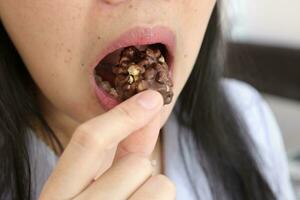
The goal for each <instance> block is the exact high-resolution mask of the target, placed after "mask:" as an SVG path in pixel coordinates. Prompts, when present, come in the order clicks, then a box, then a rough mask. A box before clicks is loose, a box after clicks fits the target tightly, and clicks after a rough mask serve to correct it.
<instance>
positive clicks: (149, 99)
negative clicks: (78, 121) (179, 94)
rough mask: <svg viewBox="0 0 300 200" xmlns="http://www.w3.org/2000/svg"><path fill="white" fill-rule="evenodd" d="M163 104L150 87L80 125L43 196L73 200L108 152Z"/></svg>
mask: <svg viewBox="0 0 300 200" xmlns="http://www.w3.org/2000/svg"><path fill="white" fill-rule="evenodd" d="M162 104H163V100H162V96H161V95H160V94H159V93H158V92H156V91H153V90H148V91H145V92H142V93H139V94H137V95H135V96H134V97H132V98H130V99H128V100H127V101H125V102H123V103H121V104H120V105H118V106H116V107H115V108H114V109H112V110H110V111H108V112H107V113H105V114H103V115H101V116H99V117H96V118H93V119H91V120H89V121H87V122H86V123H84V124H83V125H81V126H79V127H78V128H77V130H76V131H75V133H74V134H73V136H72V138H71V141H70V142H69V144H68V146H67V148H66V149H65V151H64V152H63V154H62V156H61V157H60V159H59V161H58V163H57V165H56V167H55V170H54V172H53V173H52V174H51V175H50V177H49V179H48V181H47V182H46V184H45V187H44V189H43V190H42V193H41V196H42V197H43V196H45V197H46V195H48V196H49V195H52V196H51V197H52V199H55V197H58V198H59V199H70V198H72V197H74V196H75V195H77V194H78V193H79V192H81V191H82V190H83V189H84V188H85V187H86V186H87V185H88V184H89V183H90V182H91V181H92V180H93V179H94V178H95V176H96V173H97V171H98V169H100V168H101V164H102V161H103V160H104V158H105V154H106V153H107V152H105V151H109V149H111V148H114V147H116V146H117V144H118V143H119V142H120V141H121V140H123V139H124V138H125V137H127V136H128V135H129V134H130V133H132V132H134V131H136V130H138V129H141V128H142V127H143V126H145V125H146V124H147V123H149V121H151V119H152V118H153V117H154V116H155V115H157V113H158V112H159V111H160V110H161V108H162ZM48 186H49V187H48ZM45 199H47V198H45Z"/></svg>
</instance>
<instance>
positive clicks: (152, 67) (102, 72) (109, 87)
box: [95, 45, 173, 104]
mask: <svg viewBox="0 0 300 200" xmlns="http://www.w3.org/2000/svg"><path fill="white" fill-rule="evenodd" d="M118 54H119V60H118V62H117V63H116V64H113V62H110V63H109V61H108V60H109V58H108V59H107V61H108V62H106V64H105V62H104V63H102V64H101V65H100V66H98V67H97V68H96V71H95V76H96V82H97V84H98V85H100V86H101V87H102V88H103V89H104V90H105V91H106V92H107V93H108V94H110V95H112V96H113V97H115V98H117V99H118V100H119V101H124V100H126V99H128V98H130V97H132V96H133V95H135V94H137V93H139V92H142V91H144V90H147V89H152V90H156V91H158V92H159V93H160V94H161V95H162V97H163V100H164V104H169V103H171V101H172V98H173V90H172V89H173V83H172V80H171V78H170V75H169V67H168V65H167V63H166V60H165V57H164V55H163V53H162V52H161V50H160V46H159V45H150V46H146V47H143V48H139V47H135V46H129V47H126V48H124V49H122V50H120V52H118ZM112 57H113V56H112ZM105 79H106V80H105Z"/></svg>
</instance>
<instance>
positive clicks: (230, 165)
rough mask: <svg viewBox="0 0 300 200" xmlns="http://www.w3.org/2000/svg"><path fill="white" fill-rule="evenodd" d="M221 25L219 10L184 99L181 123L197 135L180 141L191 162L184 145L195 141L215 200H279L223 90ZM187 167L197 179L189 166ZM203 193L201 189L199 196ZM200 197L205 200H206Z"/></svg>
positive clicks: (181, 98) (180, 101) (178, 112)
mask: <svg viewBox="0 0 300 200" xmlns="http://www.w3.org/2000/svg"><path fill="white" fill-rule="evenodd" d="M219 19H220V18H219V12H218V7H217V6H216V7H215V8H214V10H213V13H212V16H211V18H210V21H209V24H208V27H207V31H206V34H205V37H204V40H203V43H202V47H201V49H200V51H199V55H198V58H197V61H196V63H195V66H194V68H193V70H192V73H191V75H190V77H189V79H188V81H187V83H186V85H185V87H184V89H183V91H182V93H181V94H180V96H179V99H178V108H179V109H177V110H176V112H175V114H176V116H177V119H178V121H179V122H180V124H182V125H183V126H184V127H186V128H188V129H189V130H191V131H190V135H184V134H179V135H178V136H179V137H178V140H179V144H181V145H180V148H181V153H182V157H185V155H184V154H183V152H184V151H183V150H184V146H183V142H182V141H184V140H185V141H193V143H194V146H195V147H196V148H195V149H193V148H190V151H191V152H192V151H193V150H194V151H196V155H197V156H196V157H197V158H198V163H199V164H200V163H201V167H202V169H203V171H204V173H205V174H206V176H207V179H208V183H209V186H210V189H211V191H212V195H213V199H218V200H223V199H231V200H240V199H243V200H248V199H249V200H253V199H255V200H271V199H275V197H274V194H273V192H272V190H271V188H270V186H269V185H268V183H267V182H266V180H265V179H264V177H263V175H262V174H261V171H260V170H259V167H258V163H259V161H260V157H259V152H255V149H256V148H255V144H254V142H253V141H252V138H251V137H250V135H249V133H247V130H246V125H245V124H244V121H243V119H242V117H241V116H240V115H239V114H238V112H236V109H235V108H234V107H233V105H232V104H231V102H230V101H229V97H228V96H227V94H226V93H225V89H224V87H223V86H224V85H223V84H222V76H223V72H224V65H223V61H224V59H222V56H221V55H223V54H225V53H224V52H225V49H226V48H225V46H224V44H225V43H224V41H223V40H222V32H221V28H220V27H221V25H220V23H219ZM187 137H191V138H192V139H190V140H188V139H187ZM189 146H190V147H193V145H189ZM254 155H256V156H254ZM185 167H186V168H187V171H188V172H189V173H192V169H189V168H190V167H191V166H189V165H188V162H187V160H186V161H185ZM193 178H194V177H193V176H192V174H189V179H190V181H191V182H192V183H195V180H193ZM194 187H196V186H195V184H194ZM197 191H199V190H196V189H195V193H196V194H197ZM197 195H198V199H200V194H197Z"/></svg>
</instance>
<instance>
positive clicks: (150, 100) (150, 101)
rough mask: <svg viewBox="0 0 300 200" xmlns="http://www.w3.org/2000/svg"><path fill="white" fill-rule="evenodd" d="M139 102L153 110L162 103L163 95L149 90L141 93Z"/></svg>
mask: <svg viewBox="0 0 300 200" xmlns="http://www.w3.org/2000/svg"><path fill="white" fill-rule="evenodd" d="M137 103H138V104H139V105H141V106H142V107H143V108H146V109H148V110H151V109H153V108H155V107H157V106H158V105H159V104H162V96H161V95H160V94H159V93H158V92H156V91H153V90H148V91H145V92H142V93H140V94H139V96H138V98H137Z"/></svg>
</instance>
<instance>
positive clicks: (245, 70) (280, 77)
mask: <svg viewBox="0 0 300 200" xmlns="http://www.w3.org/2000/svg"><path fill="white" fill-rule="evenodd" d="M223 9H224V12H223V13H224V16H223V17H222V19H223V20H224V21H226V23H223V24H226V26H224V30H225V31H224V32H225V36H226V37H227V39H228V41H229V44H228V45H229V46H228V52H227V55H226V69H227V76H229V77H233V78H236V79H239V80H243V81H246V82H248V83H250V84H251V85H253V86H254V87H256V88H257V89H258V90H260V91H261V92H262V93H263V96H264V97H265V99H266V100H267V102H268V103H269V105H270V107H271V109H272V110H273V112H274V114H275V116H276V118H277V121H278V123H279V126H280V128H281V131H282V133H283V139H284V143H285V147H286V150H287V153H288V157H289V168H290V172H291V176H292V181H293V185H294V189H295V193H296V195H297V199H300V1H299V0H224V3H223Z"/></svg>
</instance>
